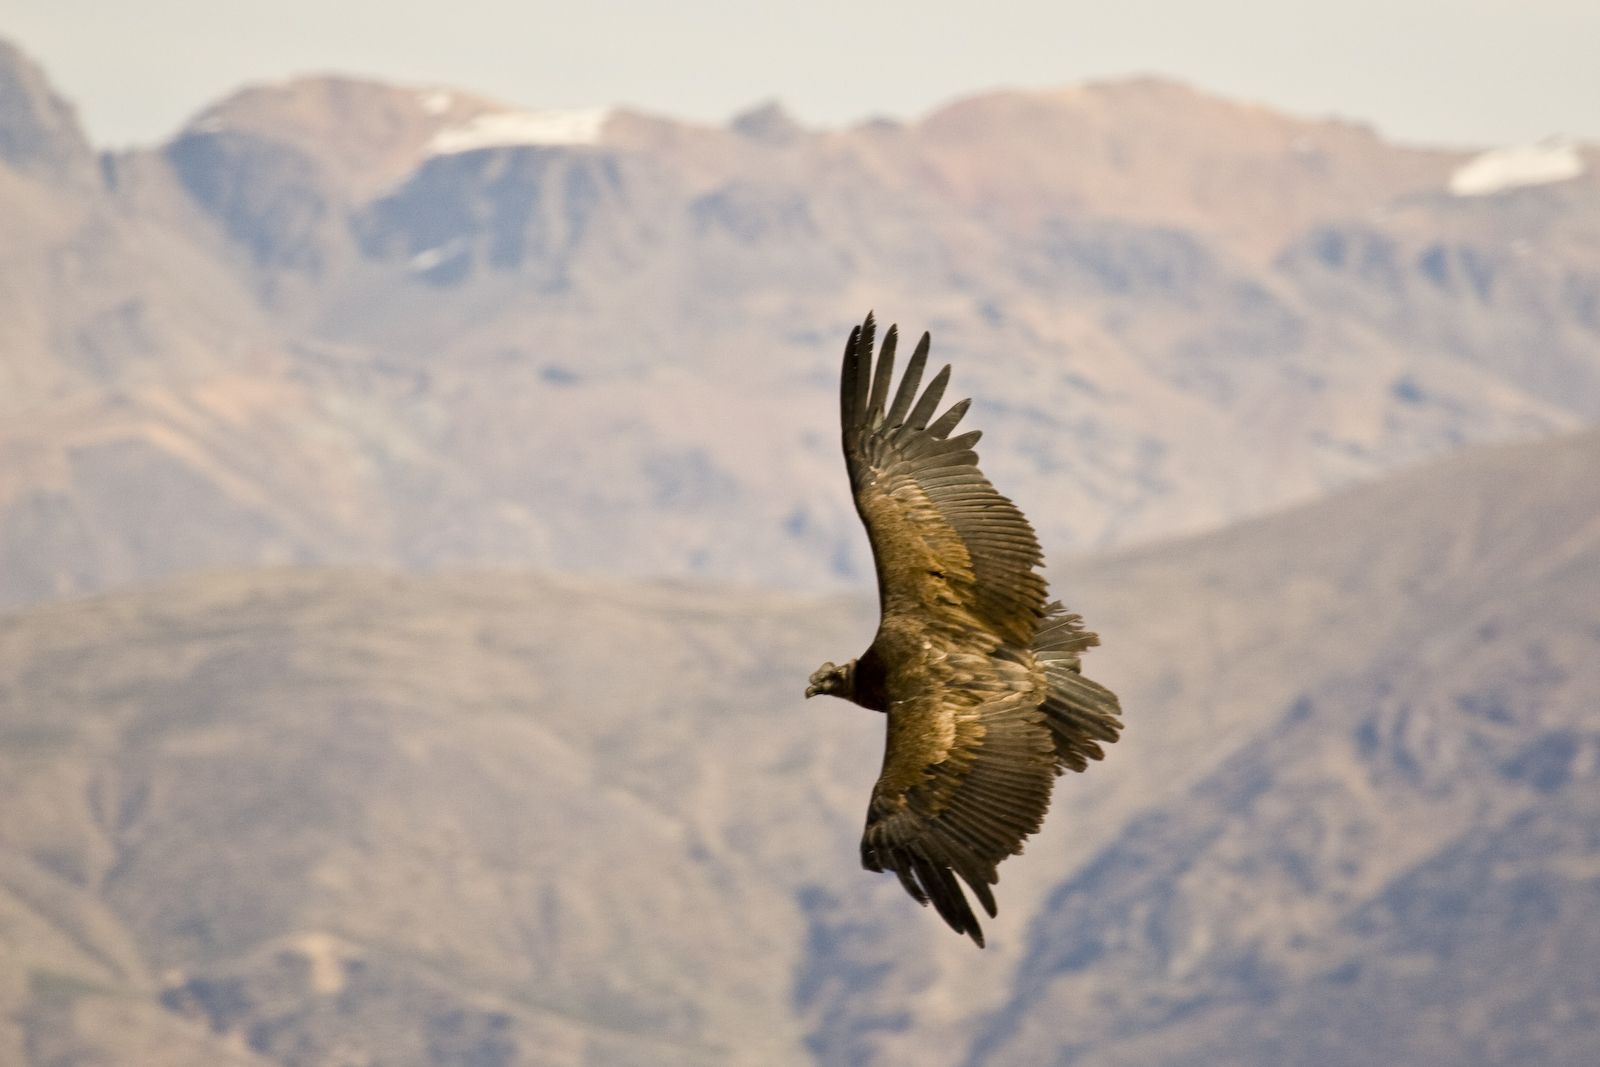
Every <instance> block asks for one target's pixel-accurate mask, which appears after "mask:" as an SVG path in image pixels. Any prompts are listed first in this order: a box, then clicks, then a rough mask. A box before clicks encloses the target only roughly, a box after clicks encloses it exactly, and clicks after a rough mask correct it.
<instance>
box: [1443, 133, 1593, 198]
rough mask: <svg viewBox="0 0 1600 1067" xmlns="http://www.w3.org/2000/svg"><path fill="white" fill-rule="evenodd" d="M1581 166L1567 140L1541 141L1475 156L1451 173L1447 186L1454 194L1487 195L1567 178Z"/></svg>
mask: <svg viewBox="0 0 1600 1067" xmlns="http://www.w3.org/2000/svg"><path fill="white" fill-rule="evenodd" d="M1584 169H1585V168H1584V165H1583V157H1582V156H1580V155H1578V148H1577V146H1576V145H1574V144H1572V143H1571V142H1570V141H1562V140H1548V141H1540V142H1539V143H1538V144H1530V145H1516V146H1514V147H1511V148H1496V149H1492V150H1490V151H1488V152H1485V153H1483V154H1482V155H1479V156H1474V157H1473V158H1472V159H1469V160H1468V161H1467V162H1466V163H1464V164H1462V165H1461V166H1460V167H1458V168H1456V171H1455V173H1454V174H1451V175H1450V185H1449V188H1450V192H1451V193H1453V194H1455V195H1456V196H1488V195H1489V194H1490V193H1498V192H1500V191H1501V190H1503V189H1516V188H1518V187H1520V186H1524V185H1545V184H1547V183H1549V182H1562V181H1566V180H1567V179H1568V178H1576V177H1577V176H1578V175H1580V174H1582V173H1583V172H1584Z"/></svg>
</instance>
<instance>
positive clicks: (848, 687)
mask: <svg viewBox="0 0 1600 1067" xmlns="http://www.w3.org/2000/svg"><path fill="white" fill-rule="evenodd" d="M874 332H875V326H874V323H873V318H872V315H871V314H870V313H869V314H868V315H867V318H866V321H865V322H864V323H862V324H861V325H860V326H858V327H856V328H855V329H853V330H852V331H851V333H850V340H849V343H848V344H846V346H845V350H844V368H843V372H842V374H841V379H840V383H839V414H840V420H841V423H842V427H843V431H844V459H845V467H846V469H847V470H848V471H849V474H850V491H851V493H852V494H853V495H854V497H855V504H856V513H857V514H859V515H860V516H861V521H862V523H863V524H864V525H865V526H866V528H867V537H868V539H869V540H870V541H871V543H872V557H873V562H874V564H875V565H876V569H877V572H878V607H879V612H880V618H879V622H878V632H877V634H876V635H875V636H874V637H873V639H872V645H871V646H870V647H869V648H868V649H867V650H866V651H865V652H863V653H862V654H861V655H860V656H858V657H857V658H855V659H853V660H850V661H849V662H848V663H845V664H843V665H840V666H835V665H834V664H832V663H824V664H823V665H822V666H821V667H819V668H817V670H816V671H815V672H814V673H813V674H812V675H811V679H810V684H808V685H807V687H806V696H807V697H812V696H815V695H817V694H819V693H826V694H828V695H830V696H836V697H841V698H843V699H845V700H849V701H853V702H854V703H856V704H859V705H861V706H862V707H864V708H870V709H872V710H873V711H881V712H885V713H887V717H888V718H887V724H886V725H887V731H886V733H887V737H886V741H885V745H884V753H883V770H882V772H881V773H880V774H879V776H878V781H877V784H876V785H874V786H873V789H872V800H871V802H870V803H869V805H868V807H867V826H866V832H865V833H864V834H863V836H862V838H861V863H862V865H863V866H864V867H866V868H867V870H869V871H893V872H894V873H895V875H896V876H898V877H899V879H900V884H901V885H903V886H904V887H905V890H906V892H908V893H910V894H911V895H912V896H913V897H914V898H916V900H917V901H918V902H919V903H921V904H924V905H926V904H928V903H930V902H931V903H932V904H933V906H934V908H935V909H936V910H937V911H938V912H939V915H940V916H941V917H942V918H943V919H944V921H945V922H947V923H949V924H950V926H951V927H952V928H953V929H954V930H955V931H956V932H957V933H963V934H966V935H968V936H969V937H971V938H972V940H973V941H975V942H977V944H978V945H979V946H980V947H981V946H982V945H983V930H982V928H981V927H980V926H979V925H978V919H977V917H976V916H975V915H974V914H973V910H972V906H971V904H970V902H969V901H968V899H967V895H966V893H965V892H963V891H962V885H961V884H962V883H963V882H964V883H965V884H966V887H967V888H968V889H969V890H971V892H972V895H973V896H975V897H976V898H977V900H978V902H979V903H980V904H982V905H983V910H984V911H986V912H987V913H988V914H989V916H990V917H991V918H992V917H994V915H995V914H996V911H995V901H994V893H993V892H992V891H991V889H990V887H991V886H993V885H994V884H995V883H996V882H997V881H998V875H997V873H996V870H995V868H996V865H997V864H999V863H1000V861H1001V860H1003V859H1005V858H1006V857H1007V856H1011V855H1014V854H1016V853H1019V852H1021V851H1022V842H1023V839H1024V838H1026V837H1027V836H1028V835H1029V834H1032V833H1034V832H1036V831H1037V830H1038V829H1039V827H1040V825H1041V824H1042V822H1043V820H1044V814H1045V809H1046V808H1048V807H1049V804H1050V790H1051V787H1052V786H1053V785H1054V784H1055V779H1056V776H1057V775H1059V774H1061V773H1062V772H1063V771H1065V770H1066V769H1068V768H1071V769H1072V770H1075V771H1081V770H1084V769H1085V768H1086V767H1087V766H1088V761H1089V760H1098V759H1100V758H1102V756H1103V755H1104V753H1103V752H1102V750H1101V748H1100V745H1101V744H1102V743H1109V742H1112V741H1115V740H1116V739H1117V736H1118V734H1119V732H1120V730H1121V719H1120V715H1121V711H1120V708H1119V706H1118V703H1117V698H1116V696H1115V695H1114V694H1113V693H1112V692H1111V691H1110V690H1109V689H1106V688H1105V687H1104V686H1102V685H1100V684H1098V683H1096V682H1093V681H1090V680H1089V679H1088V678H1085V677H1084V676H1083V675H1082V673H1080V667H1079V656H1080V654H1081V653H1082V652H1083V651H1084V650H1085V649H1087V648H1089V647H1090V646H1092V645H1097V644H1099V643H1100V639H1099V637H1098V636H1096V635H1095V634H1093V633H1090V632H1089V631H1088V630H1085V629H1084V628H1083V621H1082V619H1081V618H1080V617H1079V616H1077V615H1074V614H1069V613H1068V612H1067V611H1066V609H1064V608H1063V607H1062V605H1061V604H1060V603H1059V602H1050V601H1048V599H1047V597H1048V592H1047V588H1046V584H1045V580H1044V578H1043V576H1041V575H1040V574H1039V572H1038V568H1039V567H1040V566H1041V564H1042V563H1043V555H1042V553H1041V552H1040V550H1039V540H1038V538H1037V537H1036V536H1035V535H1034V532H1033V528H1032V527H1031V526H1029V525H1028V520H1027V519H1025V518H1023V516H1022V512H1020V511H1019V510H1017V507H1016V505H1015V504H1013V503H1012V502H1011V501H1010V500H1009V499H1007V498H1006V497H1004V496H1002V495H1001V494H1000V493H998V492H997V491H996V490H995V488H994V486H993V485H991V484H990V483H989V480H988V479H987V478H985V477H984V476H983V473H982V472H981V471H979V470H978V457H977V454H976V453H975V452H973V446H974V445H975V444H977V442H978V437H979V432H978V431H976V430H972V431H969V432H967V433H962V434H957V435H955V436H952V431H954V430H955V428H956V425H957V424H958V423H959V422H960V421H961V418H962V416H963V415H965V414H966V412H967V407H968V405H969V404H970V401H969V400H962V401H960V402H958V403H956V404H953V405H951V407H950V408H949V409H948V410H946V411H945V412H944V413H943V414H940V415H938V416H937V417H935V414H934V413H935V411H936V410H937V408H938V407H939V402H940V400H941V399H942V398H943V396H944V391H945V386H946V385H947V383H948V382H949V379H950V368H949V367H948V366H946V367H945V368H944V369H943V370H941V371H939V373H938V374H936V375H934V376H933V380H932V381H930V382H929V383H928V387H927V388H926V389H924V390H922V392H921V395H918V392H917V390H918V388H919V387H920V385H921V382H922V373H923V368H924V365H925V364H926V363H927V359H928V346H929V341H930V339H929V335H928V334H926V333H924V334H923V335H922V340H921V341H920V342H919V343H918V344H917V347H916V350H915V351H914V352H913V353H912V355H911V360H910V362H909V363H908V364H907V366H906V370H905V374H904V376H903V377H902V378H901V379H900V385H899V387H898V388H897V389H895V391H894V394H893V396H892V397H891V396H890V393H889V385H890V379H891V376H892V374H893V371H894V358H895V346H896V342H897V340H898V330H897V328H896V327H894V326H890V327H889V330H888V332H887V334H886V335H885V337H884V340H883V348H882V349H881V351H880V352H879V353H878V358H877V366H876V369H874V366H873V338H874ZM958 878H959V881H958Z"/></svg>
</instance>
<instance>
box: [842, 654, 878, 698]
mask: <svg viewBox="0 0 1600 1067" xmlns="http://www.w3.org/2000/svg"><path fill="white" fill-rule="evenodd" d="M844 678H845V683H844V695H845V697H846V699H848V700H850V701H851V702H853V703H856V704H860V705H861V706H862V707H864V708H870V709H871V710H873V711H888V710H889V697H888V694H887V693H886V692H885V691H884V686H883V682H884V678H883V662H882V661H881V660H879V659H878V656H877V654H876V653H875V652H874V651H873V650H872V649H870V648H869V649H867V651H866V654H865V655H863V656H861V657H860V658H859V659H853V660H851V661H850V662H849V663H846V664H845V665H844Z"/></svg>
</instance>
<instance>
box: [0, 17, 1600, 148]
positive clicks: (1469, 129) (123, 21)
mask: <svg viewBox="0 0 1600 1067" xmlns="http://www.w3.org/2000/svg"><path fill="white" fill-rule="evenodd" d="M0 36H6V37H9V38H11V39H12V40H13V41H14V42H16V43H17V44H19V45H21V46H22V48H23V49H24V50H26V51H28V52H29V53H31V54H32V55H33V56H34V57H35V58H36V59H38V60H40V61H41V62H42V63H43V64H44V66H45V68H46V70H47V71H48V72H49V73H50V76H51V78H52V79H53V80H54V82H55V83H56V85H57V87H58V88H59V89H60V90H61V91H62V92H63V93H64V94H65V95H66V96H68V97H69V98H71V99H72V100H73V101H74V102H75V103H76V104H77V105H78V108H79V112H80V114H81V115H82V116H83V119H84V121H85V122H86V124H87V125H88V127H89V130H90V133H91V135H92V136H93V137H94V138H95V139H96V141H98V142H99V143H100V144H102V145H107V146H115V145H121V144H126V143H129V142H145V141H152V140H157V139H160V138H163V137H165V136H166V135H168V134H170V133H171V132H172V131H173V130H174V129H175V128H176V127H177V126H178V125H179V124H181V123H182V122H183V120H184V119H185V118H187V117H188V116H189V115H191V114H193V113H194V112H195V111H197V110H199V109H200V108H201V107H202V106H204V105H205V104H207V103H209V102H211V101H213V100H215V99H217V98H218V97H220V96H222V95H223V94H225V93H227V92H229V91H230V90H232V89H234V88H237V87H238V86H240V85H241V84H244V83H246V82H251V81H262V80H272V79H279V78H283V77H286V76H289V75H292V74H300V73H306V72H314V71H315V72H321V71H339V72H344V73H352V74H359V75H369V76H373V77H377V78H382V79H386V80H393V81H403V82H426V83H441V84H446V85H452V86H457V87H460V88H464V89H472V90H477V91H479V92H483V93H486V94H488V95H490V96H496V97H501V98H504V99H506V100H508V101H511V102H514V103H519V104H526V105H532V106H575V105H590V104H607V103H624V104H632V105H635V106H639V107H643V108H646V109H649V110H653V111H658V112H662V113H665V114H670V115H675V116H679V117H684V118H693V119H701V120H708V121H722V120H724V119H726V118H728V117H729V116H730V115H732V114H734V113H736V112H738V111H740V110H743V109H744V108H745V107H747V106H749V105H751V104H754V103H757V102H759V101H762V100H766V99H769V98H773V97H776V98H779V99H781V100H782V101H783V102H784V103H785V104H786V105H788V106H789V108H790V109H791V110H792V111H794V112H795V113H796V114H797V115H798V116H799V117H800V118H801V119H802V120H803V121H806V122H808V123H815V124H825V125H834V124H841V123H846V122H849V121H852V120H855V119H860V118H863V117H866V116H869V115H873V114H887V115H895V116H899V117H903V118H915V117H917V116H919V115H922V114H924V113H926V112H927V111H928V110H930V109H931V108H933V107H935V106H937V105H938V104H940V103H943V102H944V101H947V100H949V99H952V98H954V97H958V96H962V95H966V94H969V93H972V92H974V91H977V90H981V89H986V88H993V87H996V86H1021V87H1045V86H1056V85H1064V84H1068V83H1071V82H1075V81H1081V80H1083V79H1087V78H1100V77H1107V76H1116V75H1124V74H1132V73H1157V74H1164V75H1170V76H1173V77H1177V78H1179V79H1182V80H1184V81H1188V82H1190V83H1192V84H1194V85H1197V86H1199V87H1201V88H1204V89H1209V90H1212V91H1214V92H1219V93H1224V94H1227V95H1230V96H1235V97H1240V98H1244V99H1249V100H1256V101H1261V102H1264V103H1268V104H1272V105H1274V106H1277V107H1279V108H1282V109H1285V110H1288V111H1291V112H1294V113H1297V114H1305V115H1326V114H1338V115H1342V116H1345V117H1349V118H1356V119H1363V120H1367V121H1370V122H1372V123H1374V124H1375V125H1377V126H1378V128H1379V129H1381V130H1382V131H1383V132H1385V133H1386V134H1388V135H1390V136H1391V137H1396V138H1399V139H1403V140H1411V141H1426V142H1435V143H1453V144H1480V143H1506V142H1514V141H1524V140H1531V139H1535V138H1538V137H1542V136H1545V135H1548V134H1555V133H1559V134H1567V135H1571V136H1577V137H1580V138H1583V139H1586V140H1600V0H1338V2H1330V3H1317V4H1308V3H1299V2H1295V0H1094V2H1092V3H1078V2H1063V0H987V2H984V3H971V4H959V5H957V4H940V3H939V2H938V0H916V2H913V0H887V2H883V3H873V2H871V0H854V2H848V3H846V2H840V0H812V2H810V3H806V4H791V3H762V2H759V0H746V2H742V3H715V2H706V0H700V2H696V0H683V2H680V3H649V4H647V3H622V2H619V0H589V2H573V3H567V4H548V3H538V2H521V3H518V2H511V0H430V2H427V3H420V2H415V0H273V2H272V3H244V2H236V0H204V2H202V0H138V2H133V0H127V2H119V0H4V3H3V4H0Z"/></svg>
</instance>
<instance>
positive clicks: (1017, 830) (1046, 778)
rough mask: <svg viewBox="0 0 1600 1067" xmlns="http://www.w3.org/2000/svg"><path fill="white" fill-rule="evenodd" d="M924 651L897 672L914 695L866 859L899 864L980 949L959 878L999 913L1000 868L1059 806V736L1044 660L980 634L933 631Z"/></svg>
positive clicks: (905, 881)
mask: <svg viewBox="0 0 1600 1067" xmlns="http://www.w3.org/2000/svg"><path fill="white" fill-rule="evenodd" d="M924 640H926V641H927V643H928V646H929V647H927V648H925V649H924V654H923V655H921V656H908V657H907V658H906V660H903V661H902V662H907V663H909V664H910V666H909V668H902V669H901V670H900V674H901V675H902V677H901V678H898V679H894V680H893V682H894V684H895V685H896V688H897V690H899V691H900V692H902V693H903V694H904V696H903V698H902V699H900V700H896V701H894V702H893V703H892V704H891V705H890V707H889V712H888V719H889V722H888V740H887V743H886V744H885V746H884V755H883V771H882V773H881V774H880V775H879V777H878V781H877V784H876V785H875V786H874V787H873V790H872V801H871V803H870V805H869V807H868V809H867V826H866V832H865V833H864V834H863V835H862V838H861V863H862V865H863V866H864V867H866V868H867V869H868V870H871V871H893V872H894V873H895V874H896V875H897V876H898V877H899V879H900V884H901V885H903V886H904V887H905V889H906V892H908V893H910V894H911V895H912V896H913V897H915V898H916V899H917V900H918V901H919V902H921V903H923V904H928V903H932V904H933V906H934V908H936V909H937V910H938V912H939V915H940V916H941V917H942V918H943V919H944V921H945V922H947V923H949V924H950V926H951V927H952V928H953V929H955V930H956V931H957V932H958V933H964V934H967V935H968V936H970V937H971V938H972V939H973V940H974V941H976V942H977V943H978V944H979V945H980V946H981V945H982V944H983V930H982V929H981V928H980V927H979V925H978V919H977V916H976V915H974V914H973V911H972V907H971V905H970V904H969V903H968V901H967V898H966V894H965V893H963V892H962V889H961V885H960V883H959V882H957V880H956V879H957V876H959V877H960V880H961V881H962V882H965V883H966V884H967V885H968V886H969V887H970V888H971V890H972V892H973V894H974V895H975V896H976V897H977V898H978V901H979V903H981V904H982V905H983V908H984V910H985V911H987V912H988V913H989V915H991V916H993V915H994V914H995V903H994V894H993V893H992V892H991V891H990V889H989V887H990V886H991V885H993V884H994V883H995V881H996V879H997V874H996V871H995V865H996V864H998V863H999V862H1000V861H1001V860H1003V859H1005V858H1006V857H1007V856H1010V855H1013V854H1014V853H1017V852H1020V851H1022V841H1023V838H1025V837H1027V836H1028V835H1029V834H1032V833H1034V832H1036V831H1037V830H1038V829H1039V826H1040V824H1041V823H1042V822H1043V820H1044V814H1045V809H1046V808H1048V807H1049V805H1050V789H1051V786H1052V784H1053V783H1054V781H1055V776H1056V756H1055V743H1054V741H1053V739H1052V736H1051V732H1050V729H1049V728H1048V726H1047V725H1046V723H1045V716H1044V712H1043V711H1042V710H1041V709H1040V707H1039V704H1040V700H1041V697H1042V694H1043V688H1044V684H1045V683H1044V681H1043V678H1042V677H1041V675H1040V672H1039V668H1037V667H1029V666H1026V665H1024V664H1022V663H1018V662H1013V661H1010V660H1008V659H1005V658H997V657H995V656H993V655H991V654H990V653H989V651H987V650H980V651H962V650H960V646H961V644H963V643H966V642H967V641H969V640H970V638H965V637H962V638H956V637H954V636H952V635H946V634H941V633H938V632H934V633H932V634H931V635H930V636H929V637H926V638H925V639H924Z"/></svg>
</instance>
